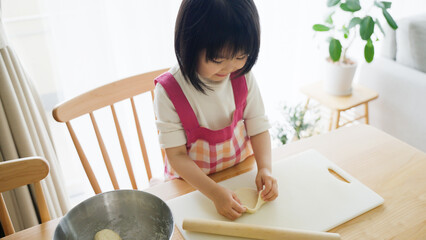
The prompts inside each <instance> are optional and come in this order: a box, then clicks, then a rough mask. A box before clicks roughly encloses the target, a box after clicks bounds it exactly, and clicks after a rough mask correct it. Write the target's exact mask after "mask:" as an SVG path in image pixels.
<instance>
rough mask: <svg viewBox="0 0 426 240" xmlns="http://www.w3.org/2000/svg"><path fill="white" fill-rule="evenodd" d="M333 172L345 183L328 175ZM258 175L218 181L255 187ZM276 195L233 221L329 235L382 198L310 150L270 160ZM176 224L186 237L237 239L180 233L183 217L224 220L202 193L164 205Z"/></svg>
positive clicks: (254, 172) (225, 184) (201, 239)
mask: <svg viewBox="0 0 426 240" xmlns="http://www.w3.org/2000/svg"><path fill="white" fill-rule="evenodd" d="M328 169H332V170H334V171H335V172H336V173H338V174H339V175H340V176H342V177H343V178H345V179H346V180H348V181H349V183H347V182H344V181H342V180H339V179H337V178H336V177H335V176H333V175H332V174H330V173H329V171H328ZM256 173H257V171H256V170H254V171H251V172H248V173H245V174H242V175H239V176H236V177H234V178H231V179H228V180H225V181H223V182H220V183H219V184H220V185H222V186H225V187H226V188H228V189H231V190H236V189H238V188H242V187H252V188H256V187H255V183H254V179H255V176H256ZM273 175H274V177H276V178H277V181H278V188H279V196H278V198H277V199H276V200H275V201H272V202H268V203H266V204H265V205H263V206H262V208H261V209H259V211H258V212H256V213H255V214H249V213H245V214H243V216H242V217H240V218H238V219H237V220H235V222H238V223H248V224H256V225H260V226H274V227H286V228H297V229H305V230H314V231H328V230H330V229H332V228H334V227H336V226H338V225H340V224H342V223H344V222H346V221H348V220H350V219H352V218H355V217H356V216H359V215H361V214H362V213H364V212H366V211H368V210H371V209H373V208H375V207H377V206H379V205H381V204H382V203H383V198H382V197H380V196H379V195H378V194H376V193H375V192H373V191H372V190H370V189H369V188H368V187H366V186H365V185H363V184H362V183H361V182H359V181H358V180H356V179H355V178H353V177H352V176H350V175H349V174H347V173H346V172H344V171H343V170H342V169H340V168H339V167H338V166H337V165H335V164H334V163H332V162H331V161H329V160H328V159H327V158H326V157H324V156H323V155H321V154H320V153H319V152H317V151H315V150H308V151H305V152H302V153H299V154H297V155H294V156H291V157H289V158H285V159H281V160H278V161H274V162H273ZM167 204H168V205H169V207H170V208H171V210H172V212H173V218H174V221H175V224H176V226H178V228H179V230H180V231H181V233H182V234H183V236H184V237H185V239H197V240H208V239H210V240H214V239H241V238H235V237H224V236H219V235H210V234H202V233H195V232H189V231H185V230H182V221H183V219H184V218H202V219H210V220H222V221H229V220H227V219H226V218H225V217H223V216H221V215H219V214H218V213H217V212H216V208H215V206H214V204H213V202H211V201H210V200H209V199H208V198H207V197H205V196H204V195H203V194H202V193H201V192H199V191H195V192H192V193H189V194H186V195H183V196H180V197H177V198H174V199H172V200H170V201H168V202H167Z"/></svg>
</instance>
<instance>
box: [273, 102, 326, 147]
mask: <svg viewBox="0 0 426 240" xmlns="http://www.w3.org/2000/svg"><path fill="white" fill-rule="evenodd" d="M283 117H284V119H283V121H281V122H280V123H279V124H278V125H277V126H276V128H275V130H276V131H275V134H274V136H275V138H276V139H278V140H279V141H280V142H281V143H282V144H286V143H288V142H290V141H296V140H299V139H301V138H307V137H310V136H312V135H314V134H318V133H319V132H320V129H319V126H318V122H319V121H320V119H321V116H320V114H319V111H318V109H316V110H314V109H309V108H307V106H303V105H302V104H300V103H299V104H297V105H296V106H294V107H292V106H287V105H284V106H283Z"/></svg>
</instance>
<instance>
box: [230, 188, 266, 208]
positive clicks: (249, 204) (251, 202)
mask: <svg viewBox="0 0 426 240" xmlns="http://www.w3.org/2000/svg"><path fill="white" fill-rule="evenodd" d="M261 193H262V191H260V192H259V193H257V190H256V189H253V188H240V189H237V190H236V191H235V194H236V195H237V197H238V199H240V201H241V203H242V205H243V206H244V207H246V208H247V212H248V213H255V212H256V211H257V210H258V209H259V208H260V207H261V206H262V205H263V204H264V203H265V201H263V199H262V197H261Z"/></svg>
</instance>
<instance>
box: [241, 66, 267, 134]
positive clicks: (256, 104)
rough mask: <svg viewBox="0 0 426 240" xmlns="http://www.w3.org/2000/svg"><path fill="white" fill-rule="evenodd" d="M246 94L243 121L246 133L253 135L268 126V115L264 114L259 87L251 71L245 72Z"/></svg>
mask: <svg viewBox="0 0 426 240" xmlns="http://www.w3.org/2000/svg"><path fill="white" fill-rule="evenodd" d="M246 81H247V88H248V95H247V105H246V108H245V109H244V114H243V118H244V122H245V124H246V128H247V134H248V135H249V136H254V135H257V134H259V133H262V132H264V131H266V130H268V129H269V128H271V124H270V123H269V119H268V117H267V116H266V115H265V106H264V105H263V100H262V96H261V95H260V91H259V87H258V86H257V83H256V79H255V78H254V75H253V74H252V72H249V73H247V74H246Z"/></svg>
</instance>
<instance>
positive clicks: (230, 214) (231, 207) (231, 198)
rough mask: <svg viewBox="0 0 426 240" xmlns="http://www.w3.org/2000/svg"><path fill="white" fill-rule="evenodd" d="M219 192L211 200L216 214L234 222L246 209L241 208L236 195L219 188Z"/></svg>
mask: <svg viewBox="0 0 426 240" xmlns="http://www.w3.org/2000/svg"><path fill="white" fill-rule="evenodd" d="M218 189H219V190H218V191H217V192H216V194H215V196H214V197H213V198H212V200H213V203H214V205H215V206H216V210H217V212H218V213H219V214H220V215H222V216H224V217H226V218H228V219H230V220H235V219H237V218H239V217H241V215H242V214H243V213H244V212H245V211H246V208H245V207H243V206H241V202H240V200H239V199H238V197H237V195H236V194H235V193H234V192H232V191H231V190H229V189H226V188H224V187H222V186H219V188H218Z"/></svg>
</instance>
